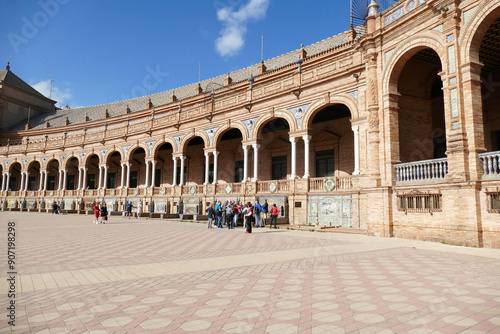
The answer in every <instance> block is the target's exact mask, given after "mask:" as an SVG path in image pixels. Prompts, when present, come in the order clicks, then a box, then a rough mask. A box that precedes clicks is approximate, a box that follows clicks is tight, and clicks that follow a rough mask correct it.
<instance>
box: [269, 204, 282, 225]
mask: <svg viewBox="0 0 500 334" xmlns="http://www.w3.org/2000/svg"><path fill="white" fill-rule="evenodd" d="M279 213H280V209H278V207H277V206H276V204H273V206H272V208H271V224H269V228H272V227H273V221H274V228H278V227H277V226H276V221H277V219H278V214H279Z"/></svg>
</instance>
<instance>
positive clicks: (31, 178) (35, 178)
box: [26, 161, 41, 191]
mask: <svg viewBox="0 0 500 334" xmlns="http://www.w3.org/2000/svg"><path fill="white" fill-rule="evenodd" d="M40 168H41V167H40V163H39V162H38V161H33V162H32V163H30V164H29V166H28V169H27V170H28V183H27V184H28V187H27V188H26V190H28V191H35V190H38V189H41V187H40V181H41V178H40Z"/></svg>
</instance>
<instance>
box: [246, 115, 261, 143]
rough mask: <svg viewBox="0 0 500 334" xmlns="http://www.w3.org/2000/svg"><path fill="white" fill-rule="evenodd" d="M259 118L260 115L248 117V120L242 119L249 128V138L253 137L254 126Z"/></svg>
mask: <svg viewBox="0 0 500 334" xmlns="http://www.w3.org/2000/svg"><path fill="white" fill-rule="evenodd" d="M257 119H258V117H254V118H251V119H246V120H244V121H242V122H243V124H244V125H245V127H246V128H247V131H248V138H249V139H251V138H252V130H253V126H254V125H255V122H256V121H257Z"/></svg>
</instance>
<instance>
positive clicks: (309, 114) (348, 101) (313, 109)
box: [302, 94, 359, 128]
mask: <svg viewBox="0 0 500 334" xmlns="http://www.w3.org/2000/svg"><path fill="white" fill-rule="evenodd" d="M335 104H343V105H345V106H347V108H349V111H350V112H351V118H352V119H357V118H359V108H358V101H356V99H355V98H354V97H352V96H350V95H347V94H338V95H332V96H330V101H328V102H326V101H324V100H318V101H315V102H313V103H312V104H311V105H310V106H309V107H307V109H306V110H305V112H304V117H303V119H302V124H303V128H304V126H309V125H310V122H311V120H312V119H313V118H314V115H315V114H316V113H317V112H318V111H319V110H321V109H324V108H325V107H328V106H331V105H335Z"/></svg>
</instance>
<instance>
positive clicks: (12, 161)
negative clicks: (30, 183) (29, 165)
mask: <svg viewBox="0 0 500 334" xmlns="http://www.w3.org/2000/svg"><path fill="white" fill-rule="evenodd" d="M15 164H19V166H21V171H22V170H23V168H24V166H23V162H22V161H21V160H20V159H18V158H15V159H12V160H10V162H9V165H8V166H7V168H5V171H6V172H9V173H11V169H12V166H14V165H15Z"/></svg>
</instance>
